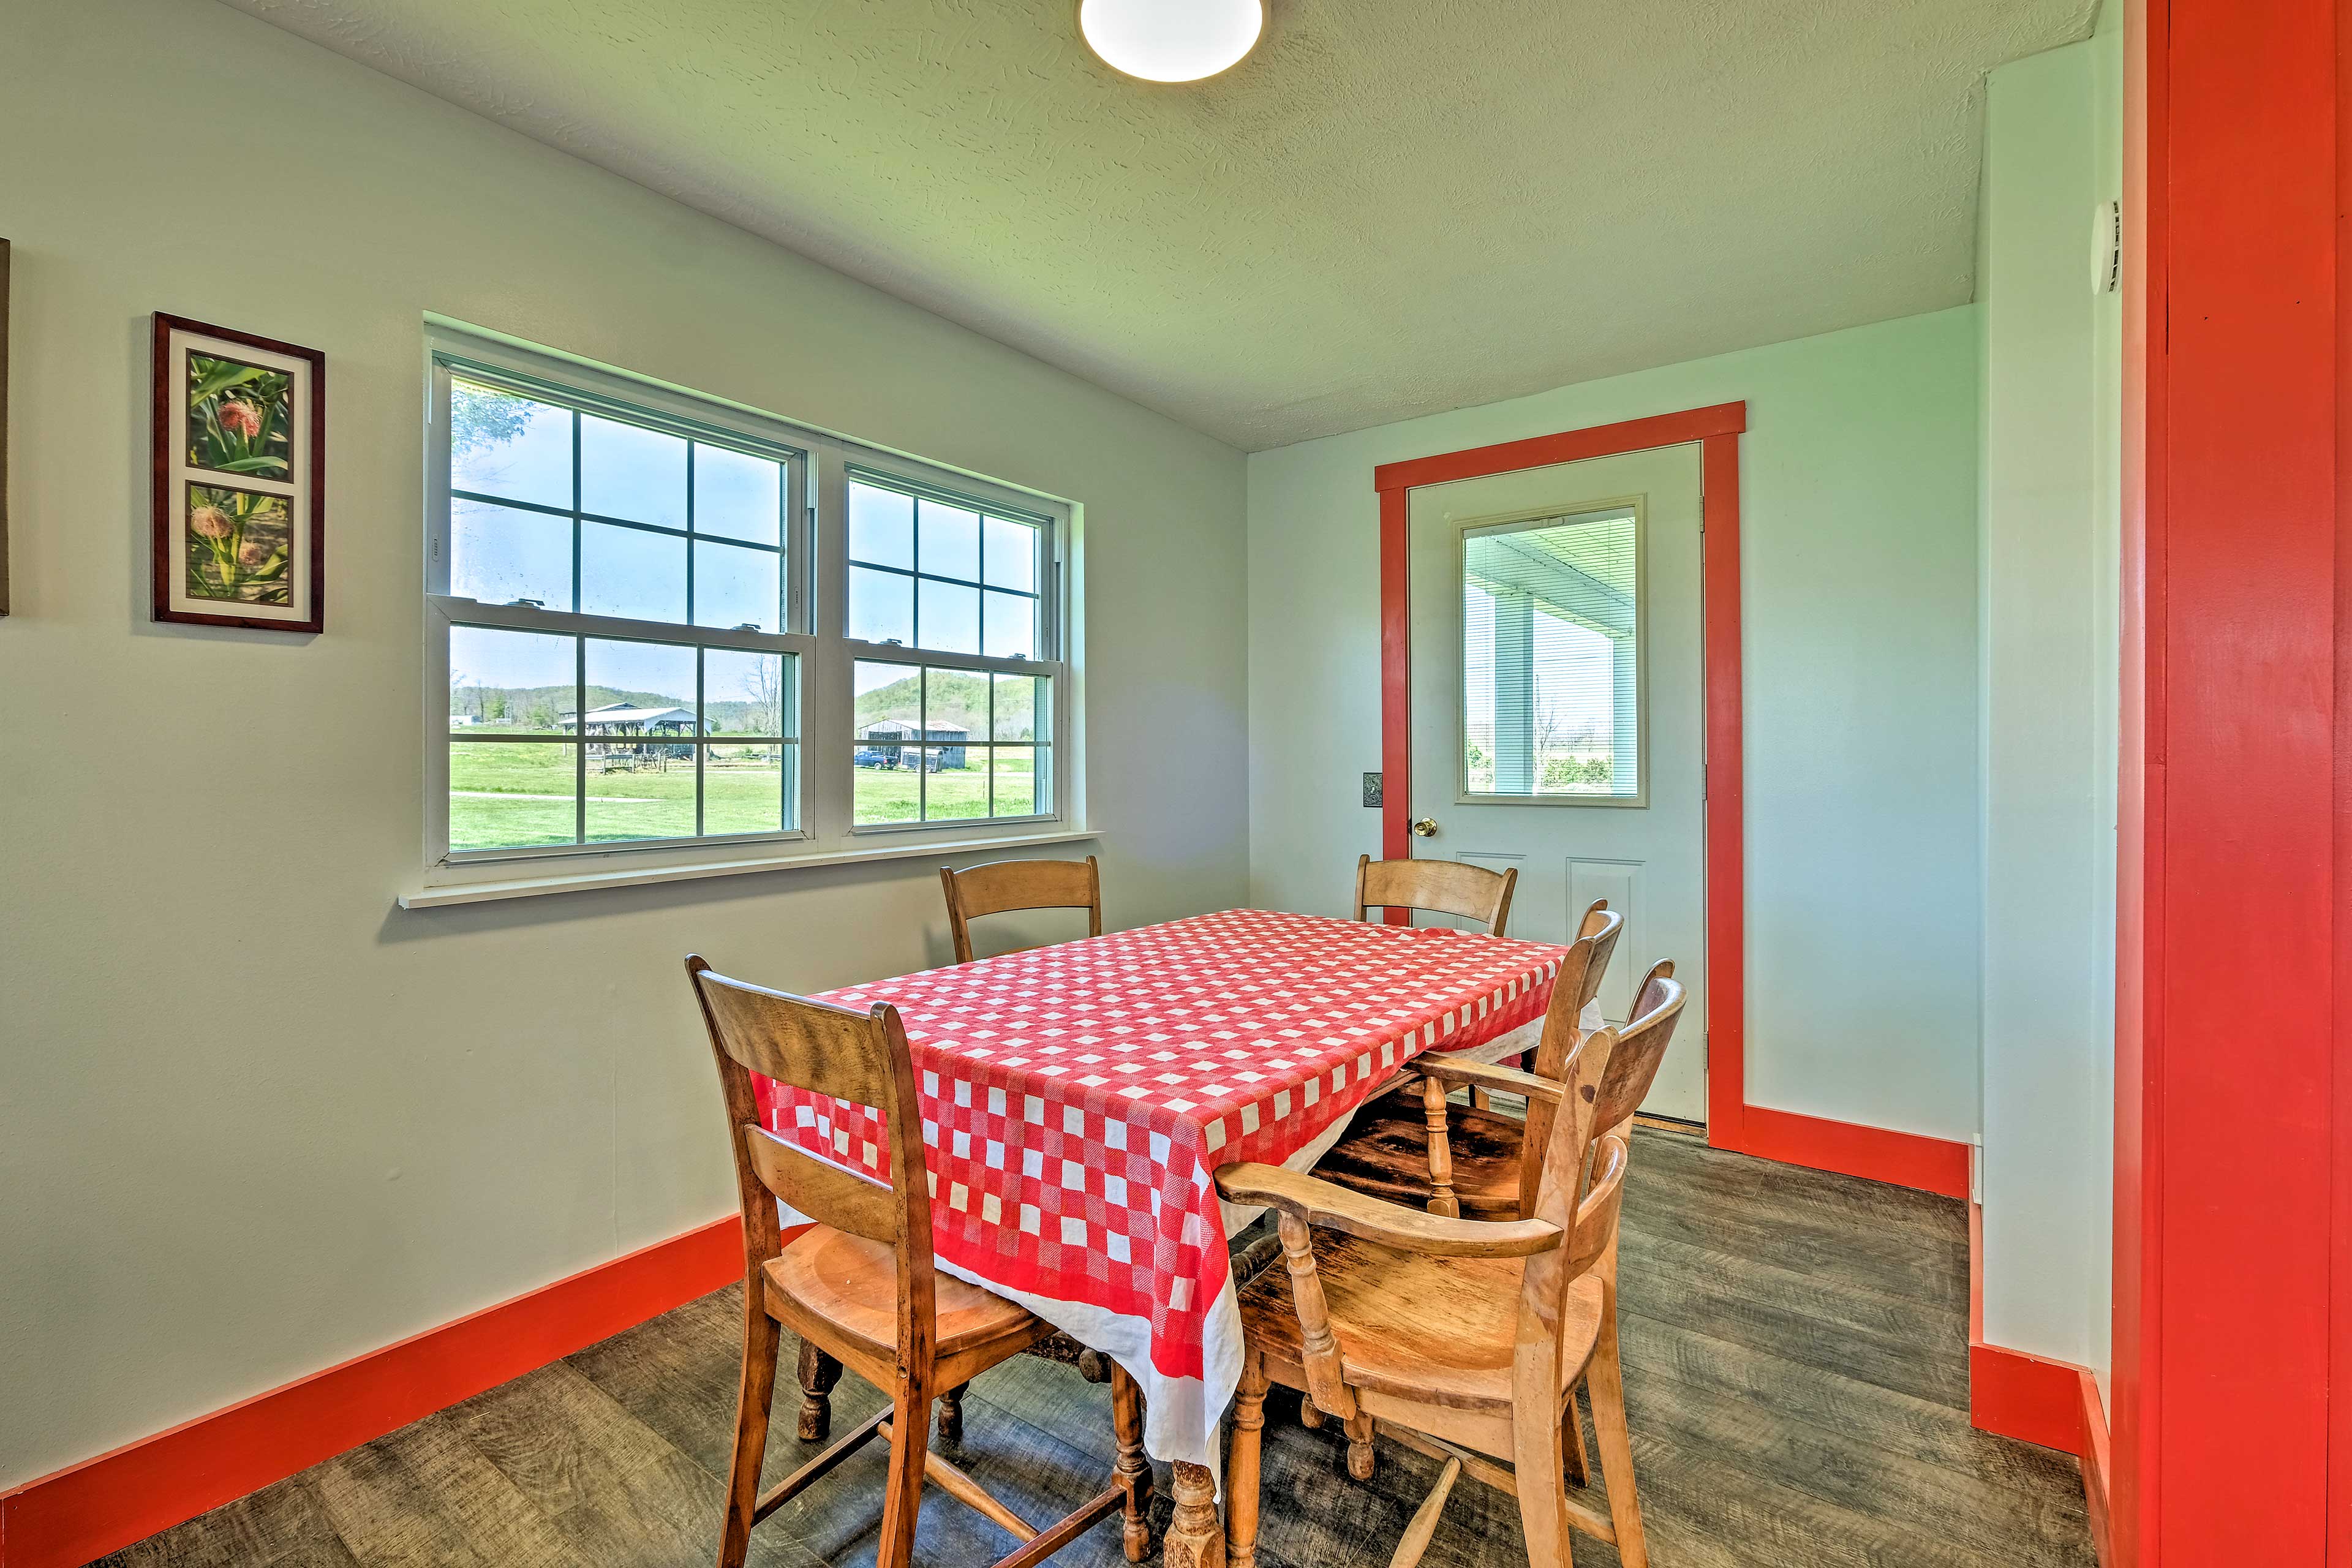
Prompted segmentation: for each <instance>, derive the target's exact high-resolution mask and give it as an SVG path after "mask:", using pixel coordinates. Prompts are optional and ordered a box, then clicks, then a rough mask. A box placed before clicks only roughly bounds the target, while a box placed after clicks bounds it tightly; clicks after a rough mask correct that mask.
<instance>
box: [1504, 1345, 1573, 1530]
mask: <svg viewBox="0 0 2352 1568" xmlns="http://www.w3.org/2000/svg"><path fill="white" fill-rule="evenodd" d="M1553 1375H1554V1374H1553V1373H1551V1372H1550V1370H1549V1368H1546V1369H1544V1378H1545V1380H1547V1381H1549V1379H1550V1378H1551V1377H1552V1376H1553ZM1553 1386H1555V1387H1557V1386H1558V1384H1553ZM1522 1397H1524V1395H1522ZM1512 1415H1513V1419H1512V1423H1511V1471H1512V1474H1513V1475H1514V1476H1516V1477H1517V1481H1518V1499H1519V1528H1520V1530H1521V1531H1523V1532H1524V1533H1525V1534H1526V1536H1527V1539H1528V1568H1571V1564H1572V1563H1574V1561H1575V1555H1574V1553H1575V1548H1574V1547H1572V1546H1570V1544H1569V1522H1568V1486H1567V1483H1566V1482H1565V1480H1563V1479H1562V1477H1561V1471H1562V1469H1563V1468H1564V1467H1565V1466H1566V1464H1567V1462H1568V1455H1567V1451H1566V1448H1567V1445H1566V1443H1565V1442H1564V1441H1563V1438H1562V1432H1561V1428H1562V1426H1564V1425H1565V1424H1564V1423H1562V1422H1559V1421H1556V1420H1551V1419H1549V1418H1547V1417H1545V1416H1544V1415H1541V1414H1539V1413H1538V1412H1536V1411H1531V1410H1528V1409H1527V1408H1526V1407H1525V1406H1524V1405H1523V1406H1521V1407H1520V1408H1518V1409H1517V1410H1515V1411H1514V1412H1513V1413H1512Z"/></svg>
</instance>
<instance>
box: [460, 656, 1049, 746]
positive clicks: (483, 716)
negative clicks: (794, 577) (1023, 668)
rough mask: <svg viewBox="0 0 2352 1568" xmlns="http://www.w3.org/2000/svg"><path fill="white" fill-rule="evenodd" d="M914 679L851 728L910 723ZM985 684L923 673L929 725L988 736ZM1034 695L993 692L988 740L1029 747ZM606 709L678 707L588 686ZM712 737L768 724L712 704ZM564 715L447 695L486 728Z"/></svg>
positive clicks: (1021, 686)
mask: <svg viewBox="0 0 2352 1568" xmlns="http://www.w3.org/2000/svg"><path fill="white" fill-rule="evenodd" d="M919 681H920V678H919V677H918V676H912V675H910V676H908V677H907V678H906V679H904V680H894V681H892V682H891V683H890V684H889V685H887V686H882V687H877V688H876V689H873V690H872V691H868V692H866V693H865V694H864V695H862V696H860V697H859V698H858V699H857V705H856V723H857V728H858V729H860V730H863V729H865V728H866V725H868V724H871V723H873V722H874V721H876V720H877V719H889V718H901V719H905V720H907V721H909V722H912V721H913V719H914V716H915V710H916V706H917V704H918V702H919V700H920V699H921V689H920V685H919ZM989 685H990V678H989V677H988V676H986V675H982V674H976V673H973V672H971V671H968V670H961V669H934V670H932V671H931V689H930V699H931V705H930V722H931V723H933V724H961V725H962V726H963V727H964V728H965V729H967V730H969V731H971V733H972V735H973V736H974V738H979V737H982V736H984V735H986V734H987V733H988V728H989V724H988V699H989ZM1035 689H1036V688H1035V686H1034V683H1033V682H1031V681H1027V680H1008V681H1005V682H1004V683H1003V684H1002V685H1001V686H999V687H998V688H997V690H996V706H997V712H996V733H997V734H998V735H1000V736H1002V737H1003V739H1005V740H1008V741H1014V740H1023V741H1025V740H1030V739H1033V738H1034V734H1035V728H1034V724H1035V715H1034V712H1033V709H1034V706H1035V704H1034V700H1033V694H1034V691H1035ZM608 702H627V703H631V704H634V705H636V706H641V707H646V708H667V707H670V706H672V705H673V704H676V705H678V706H691V703H690V702H687V703H681V702H679V700H678V699H677V698H675V697H672V696H669V695H667V694H666V693H663V692H659V691H630V690H624V689H620V688H618V687H612V686H591V687H590V688H589V689H588V706H589V707H590V708H592V709H593V708H602V707H604V705H605V704H606V703H608ZM763 707H764V705H762V704H761V703H756V702H750V701H744V700H721V701H714V702H712V703H710V704H709V710H710V721H711V726H712V729H713V730H714V731H717V732H721V733H730V734H737V735H744V734H759V733H761V732H763V731H765V729H766V727H767V725H768V724H772V723H773V722H774V720H773V719H772V718H765V717H763ZM571 711H572V688H570V687H569V686H474V685H470V684H469V685H465V686H460V687H457V688H455V689H452V690H451V691H450V693H449V712H450V714H451V715H452V716H453V717H454V716H457V715H464V716H466V717H469V718H472V719H475V720H478V721H480V722H482V723H486V724H529V725H531V726H533V727H534V728H537V727H541V726H549V725H552V724H553V723H554V722H555V721H556V720H557V718H558V717H560V716H561V715H562V714H565V713H569V712H571Z"/></svg>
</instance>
